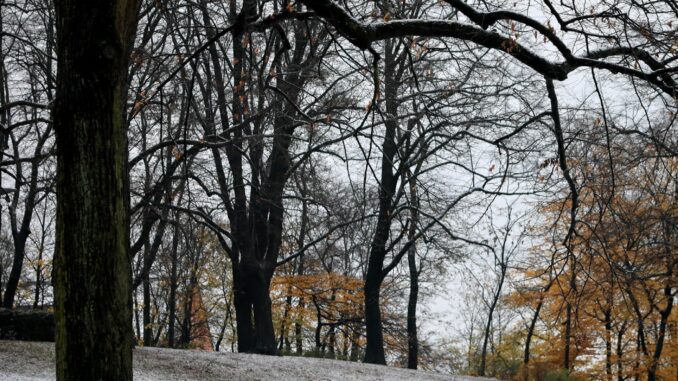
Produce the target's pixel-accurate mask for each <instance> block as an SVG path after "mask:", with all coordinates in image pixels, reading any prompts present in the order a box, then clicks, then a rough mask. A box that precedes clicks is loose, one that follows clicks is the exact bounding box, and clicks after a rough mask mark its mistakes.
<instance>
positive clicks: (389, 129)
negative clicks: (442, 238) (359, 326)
mask: <svg viewBox="0 0 678 381" xmlns="http://www.w3.org/2000/svg"><path fill="white" fill-rule="evenodd" d="M395 72H396V57H395V52H394V48H393V44H392V43H391V42H390V41H387V42H386V54H385V59H384V98H385V102H386V112H387V114H388V115H389V118H388V119H387V120H386V121H385V126H386V132H385V134H384V143H383V146H382V152H383V156H382V160H381V179H380V180H381V183H380V187H379V214H378V217H377V226H376V229H375V233H374V237H373V239H372V244H371V248H370V255H369V260H368V265H367V274H366V276H365V327H366V335H367V347H366V348H365V358H364V361H365V362H366V363H371V364H384V365H385V364H386V356H385V354H384V333H383V324H382V320H381V310H380V298H381V296H380V293H381V284H382V282H383V280H384V275H385V274H384V260H385V258H386V245H387V243H388V239H389V236H390V230H391V220H392V207H393V205H392V204H393V196H394V194H395V189H396V184H397V181H398V179H397V174H396V173H394V169H393V163H394V160H395V156H396V153H397V146H396V136H395V135H396V130H397V129H398V122H397V120H396V118H397V115H398V104H397V101H396V97H397V92H398V83H399V81H398V79H397V78H396V77H395V75H396V73H395Z"/></svg>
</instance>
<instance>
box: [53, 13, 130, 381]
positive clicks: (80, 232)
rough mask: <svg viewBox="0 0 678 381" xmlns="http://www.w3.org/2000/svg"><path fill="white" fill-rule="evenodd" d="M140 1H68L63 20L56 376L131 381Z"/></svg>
mask: <svg viewBox="0 0 678 381" xmlns="http://www.w3.org/2000/svg"><path fill="white" fill-rule="evenodd" d="M137 12H138V2H137V1H135V0H128V1H122V0H119V1H90V0H87V1H85V0H60V1H57V2H56V18H57V45H56V46H57V57H58V70H57V72H58V74H57V97H56V101H55V105H54V110H53V114H52V119H53V122H54V128H55V130H56V142H57V156H58V165H57V220H56V253H55V258H54V277H55V289H54V296H55V302H56V308H55V319H56V370H57V380H59V381H65V380H115V381H125V380H132V345H133V341H132V337H133V336H132V327H131V323H132V310H131V307H132V289H131V281H132V279H131V278H132V273H131V268H130V258H129V256H128V249H129V232H128V223H129V218H128V213H127V211H128V207H129V198H128V197H129V195H128V187H127V180H128V172H127V136H126V127H125V125H124V122H123V120H124V119H123V107H124V106H125V103H126V102H125V99H126V80H127V75H126V73H127V64H128V58H129V52H130V49H131V45H132V41H133V36H134V33H135V29H136V20H137Z"/></svg>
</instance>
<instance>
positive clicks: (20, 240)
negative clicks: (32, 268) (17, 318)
mask: <svg viewBox="0 0 678 381" xmlns="http://www.w3.org/2000/svg"><path fill="white" fill-rule="evenodd" d="M13 235H14V259H13V260H12V270H11V271H10V273H9V277H8V278H7V285H6V286H5V297H4V298H3V303H2V306H3V307H4V308H12V307H13V306H14V296H15V295H16V290H17V287H18V286H19V279H20V278H21V269H22V268H23V264H24V257H25V256H26V239H27V238H28V232H25V233H24V232H23V231H22V232H18V233H17V234H13Z"/></svg>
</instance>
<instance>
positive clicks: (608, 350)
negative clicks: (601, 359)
mask: <svg viewBox="0 0 678 381" xmlns="http://www.w3.org/2000/svg"><path fill="white" fill-rule="evenodd" d="M605 379H606V380H607V381H612V309H611V308H609V307H608V308H607V309H605Z"/></svg>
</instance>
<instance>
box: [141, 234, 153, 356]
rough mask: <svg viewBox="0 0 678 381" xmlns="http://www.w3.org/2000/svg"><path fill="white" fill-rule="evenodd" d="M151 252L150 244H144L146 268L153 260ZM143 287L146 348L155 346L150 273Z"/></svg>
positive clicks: (144, 277) (144, 280)
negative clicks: (152, 325)
mask: <svg viewBox="0 0 678 381" xmlns="http://www.w3.org/2000/svg"><path fill="white" fill-rule="evenodd" d="M150 257H151V255H150V252H149V244H148V242H146V243H145V244H144V258H143V260H144V268H145V267H146V266H150V264H149V263H148V262H149V261H150V260H151V258H150ZM142 285H143V288H144V314H143V316H144V321H143V322H144V346H146V347H149V346H152V345H153V329H152V327H151V279H150V275H149V273H148V272H146V273H145V274H144V275H143V280H142Z"/></svg>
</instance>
